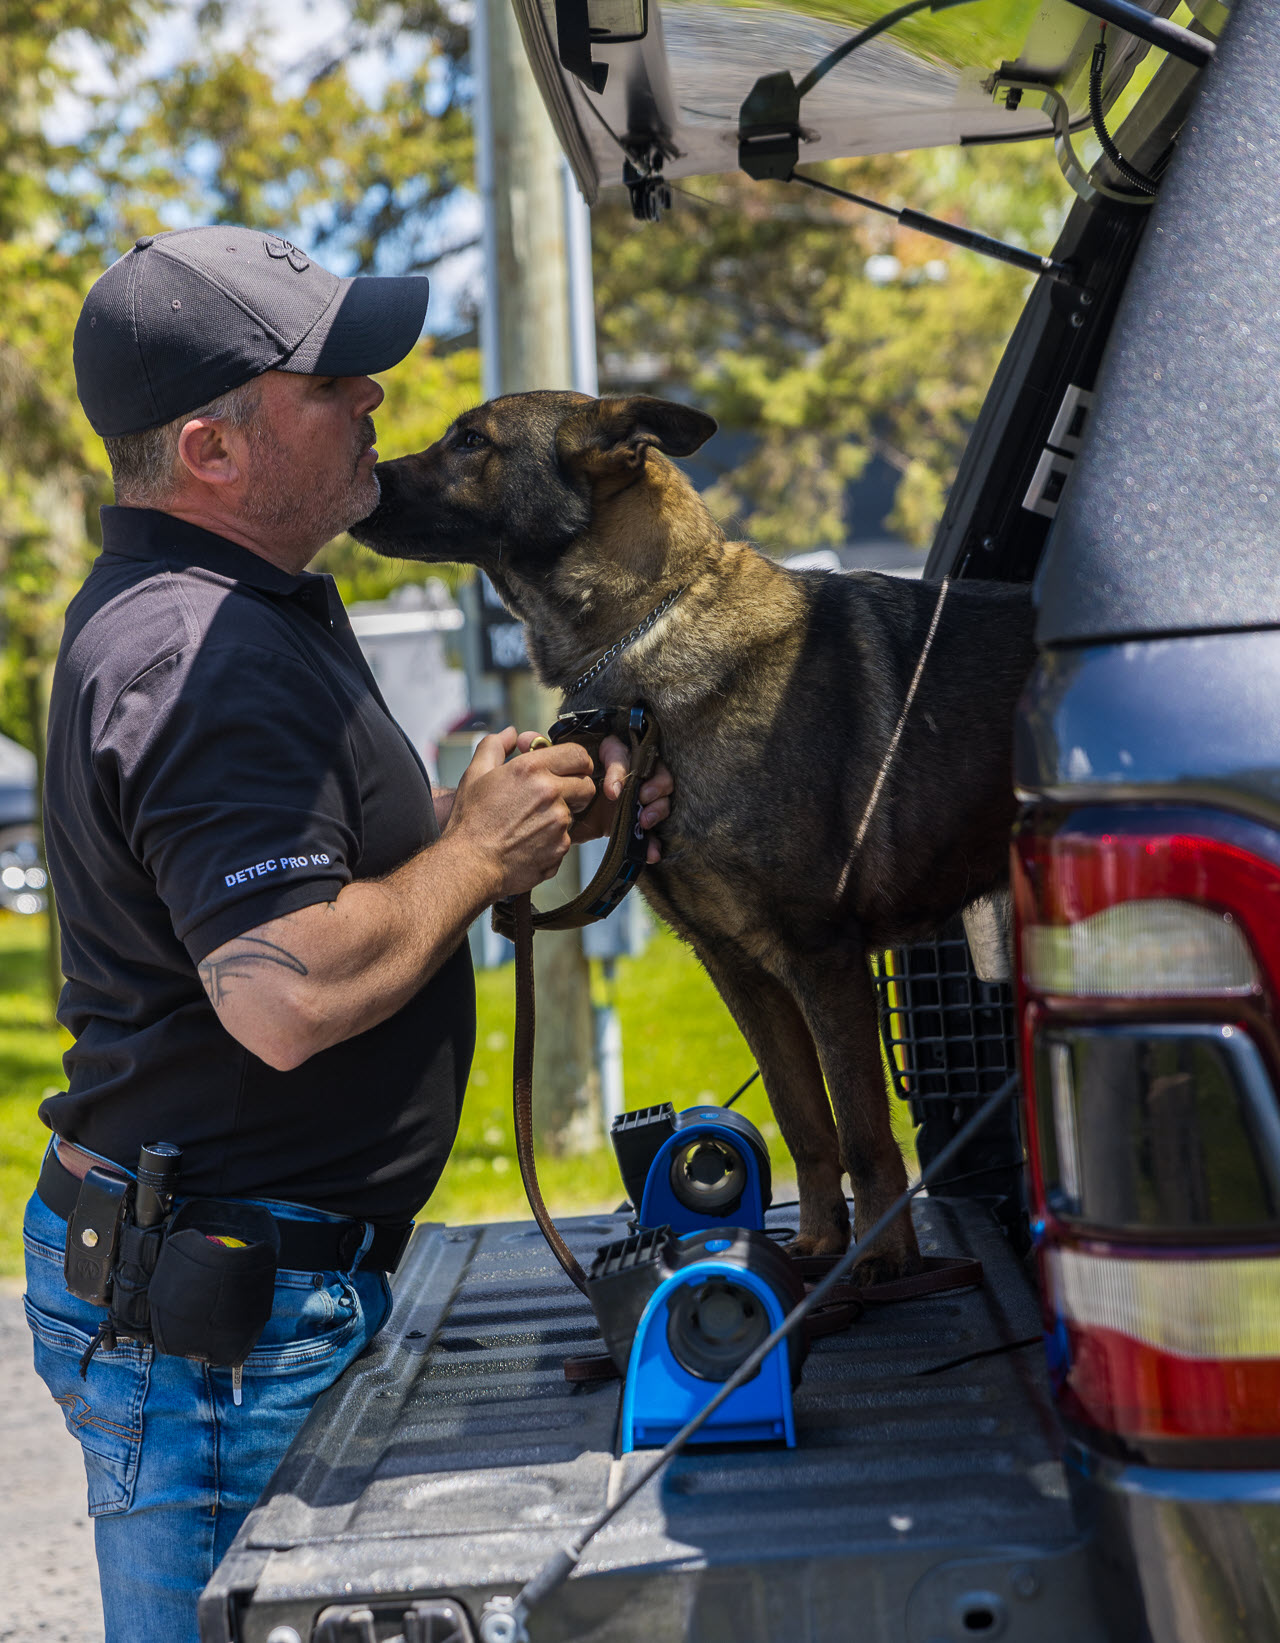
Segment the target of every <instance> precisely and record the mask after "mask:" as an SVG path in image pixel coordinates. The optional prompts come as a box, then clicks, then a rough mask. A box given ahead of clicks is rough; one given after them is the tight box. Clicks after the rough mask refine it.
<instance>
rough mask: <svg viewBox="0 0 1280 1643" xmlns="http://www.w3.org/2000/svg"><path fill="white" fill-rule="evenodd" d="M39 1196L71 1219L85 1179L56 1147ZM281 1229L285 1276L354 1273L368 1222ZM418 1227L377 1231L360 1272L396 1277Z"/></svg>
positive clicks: (284, 1223) (288, 1224)
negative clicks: (352, 1270) (294, 1273)
mask: <svg viewBox="0 0 1280 1643" xmlns="http://www.w3.org/2000/svg"><path fill="white" fill-rule="evenodd" d="M36 1191H37V1192H38V1193H39V1194H40V1197H41V1200H42V1201H43V1202H44V1204H45V1205H46V1206H47V1207H48V1208H49V1209H51V1210H52V1211H53V1213H54V1214H55V1215H58V1216H61V1218H62V1219H63V1220H64V1221H67V1220H70V1218H71V1212H72V1210H74V1209H75V1207H76V1199H77V1198H78V1197H79V1195H80V1180H79V1177H78V1176H75V1175H73V1174H72V1173H71V1171H70V1170H69V1169H67V1167H66V1166H65V1165H64V1164H62V1163H60V1162H59V1160H58V1156H57V1154H56V1153H55V1152H54V1150H53V1148H52V1147H50V1149H49V1151H48V1152H47V1153H46V1154H45V1158H44V1164H43V1165H42V1167H41V1170H40V1179H39V1181H37V1183H36ZM272 1219H273V1220H274V1221H275V1223H276V1226H277V1227H278V1228H279V1229H280V1256H279V1266H280V1268H281V1269H282V1270H283V1271H285V1272H349V1271H350V1270H351V1264H352V1262H353V1261H354V1260H355V1258H356V1252H357V1251H358V1250H359V1248H360V1245H361V1244H362V1243H363V1241H364V1234H365V1223H364V1222H363V1221H294V1220H290V1219H287V1218H286V1217H283V1216H279V1215H276V1216H273V1217H272ZM412 1232H413V1222H412V1221H410V1222H408V1223H407V1224H406V1223H404V1222H401V1223H399V1224H397V1225H395V1226H375V1227H374V1229H373V1242H372V1243H371V1244H370V1245H369V1248H368V1249H367V1250H365V1252H364V1254H363V1255H362V1256H361V1257H360V1266H359V1269H358V1270H359V1271H361V1272H394V1271H395V1269H396V1268H397V1267H398V1266H399V1265H400V1258H401V1256H402V1255H403V1254H404V1252H405V1250H406V1249H407V1248H408V1245H409V1237H410V1234H411V1233H412Z"/></svg>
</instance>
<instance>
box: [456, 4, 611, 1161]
mask: <svg viewBox="0 0 1280 1643" xmlns="http://www.w3.org/2000/svg"><path fill="white" fill-rule="evenodd" d="M472 58H473V66H474V72H475V75H476V85H477V97H476V117H477V118H476V136H477V173H478V176H477V181H478V182H479V185H480V193H481V198H482V203H483V207H484V230H483V241H482V243H483V247H484V259H485V298H484V309H483V311H482V317H481V327H480V345H481V360H482V370H483V384H484V393H485V397H486V398H492V397H493V396H494V395H495V394H512V393H523V392H525V391H526V390H528V389H531V388H569V387H574V386H578V382H577V380H575V378H580V377H581V376H582V375H583V374H584V371H585V364H584V361H585V355H586V352H587V349H586V346H585V325H584V321H583V315H582V312H581V301H580V298H579V300H578V301H576V302H575V303H574V305H573V306H574V308H575V309H576V313H574V314H572V315H571V300H570V274H569V266H570V265H569V256H568V253H569V249H570V244H569V241H570V239H571V238H576V241H577V242H578V248H579V254H578V258H577V259H576V264H577V280H576V286H577V287H578V290H579V291H580V289H581V284H582V279H581V250H580V246H581V243H582V242H583V236H584V232H585V235H586V241H585V243H586V245H587V248H588V249H587V255H588V259H589V255H590V250H589V247H590V239H589V229H584V224H583V222H582V220H581V218H578V219H572V218H571V217H570V212H571V210H572V209H573V207H574V206H575V205H576V207H577V208H578V209H579V210H580V211H581V213H582V214H583V215H585V211H586V207H585V206H584V205H583V203H582V201H581V198H580V197H577V195H576V190H574V199H573V200H572V201H571V200H570V196H569V191H568V189H567V188H566V182H565V170H564V162H563V159H562V157H561V153H560V145H559V143H558V142H557V141H556V136H555V132H554V131H553V130H552V127H551V122H550V120H548V118H547V115H546V111H545V109H544V108H543V106H542V98H541V95H540V94H539V91H538V87H537V83H536V82H535V80H534V78H533V73H532V70H531V69H530V68H529V64H528V61H527V59H526V57H525V53H524V46H523V43H522V41H521V38H520V30H519V27H518V25H517V23H516V19H515V12H514V9H513V7H512V5H511V0H475V22H474V24H473V34H472ZM570 186H572V185H570ZM587 268H588V274H587V279H588V288H587V289H588V301H589V300H590V288H589V279H590V273H589V270H590V263H589V260H588V264H587ZM575 319H576V321H577V323H576V325H575V324H574V320H575ZM575 342H576V344H577V346H576V347H575ZM589 351H590V369H591V372H592V373H593V374H594V369H595V347H594V334H592V339H591V347H590V350H589ZM575 355H576V356H577V358H575ZM575 365H578V371H576V372H575ZM591 391H594V389H593V390H591ZM507 680H508V689H507V712H508V716H509V718H510V720H511V722H512V723H513V724H515V725H516V726H517V727H518V728H521V729H538V730H541V729H544V728H545V727H546V726H547V725H548V724H550V723H551V721H552V720H553V719H554V718H555V715H556V710H557V708H558V706H559V698H558V696H557V695H556V694H555V693H554V692H553V691H549V690H546V689H544V688H543V687H542V686H540V685H539V684H538V683H537V681H536V680H535V679H534V677H533V675H532V673H529V672H516V673H509V674H508V675H507ZM578 872H579V868H578V852H577V851H576V850H574V851H571V852H570V855H569V858H568V859H567V860H566V862H565V864H564V866H563V867H562V868H561V869H560V873H559V876H558V878H557V879H556V882H555V884H554V886H546V887H544V888H543V889H542V891H540V892H539V895H538V902H539V905H541V906H543V907H547V906H551V905H553V904H554V903H555V902H557V901H567V900H568V899H570V897H572V896H573V895H575V894H576V893H577V891H578V888H579V879H578ZM534 975H535V985H536V991H537V1010H538V1035H537V1045H536V1050H535V1057H534V1079H533V1088H534V1103H535V1118H536V1121H537V1124H538V1132H539V1139H540V1140H541V1141H542V1142H543V1143H544V1144H545V1145H546V1146H547V1147H548V1148H549V1149H550V1150H552V1151H554V1152H559V1153H575V1152H586V1151H589V1150H591V1149H592V1148H594V1147H595V1146H597V1145H598V1144H599V1136H600V1123H601V1120H600V1078H599V1074H598V1072H597V1070H596V1065H595V1053H594V1023H593V1018H592V1009H591V976H590V970H589V967H588V964H587V960H586V957H585V955H584V953H583V950H582V937H581V935H580V933H579V932H578V931H577V930H565V931H550V930H548V931H544V932H542V933H541V934H540V935H539V936H538V938H537V940H536V941H535V943H534Z"/></svg>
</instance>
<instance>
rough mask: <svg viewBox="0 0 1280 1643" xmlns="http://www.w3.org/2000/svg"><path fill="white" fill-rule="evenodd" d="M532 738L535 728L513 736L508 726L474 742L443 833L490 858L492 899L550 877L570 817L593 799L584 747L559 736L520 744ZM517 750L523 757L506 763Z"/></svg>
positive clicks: (564, 850) (566, 839)
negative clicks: (554, 743) (550, 742)
mask: <svg viewBox="0 0 1280 1643" xmlns="http://www.w3.org/2000/svg"><path fill="white" fill-rule="evenodd" d="M533 739H534V738H533V733H532V732H529V731H526V732H525V733H524V735H523V736H519V737H518V736H517V735H516V732H515V731H514V730H513V729H512V728H511V727H510V726H508V727H507V729H506V730H502V731H499V732H498V733H497V734H496V735H493V736H486V737H485V738H484V739H483V741H481V742H480V743H479V745H478V746H477V748H476V750H475V752H474V753H473V754H472V756H471V763H470V764H469V765H468V766H467V769H466V774H465V775H464V776H463V778H462V780H461V781H460V782H459V783H458V791H457V793H456V794H455V796H454V801H453V809H452V810H451V812H450V814H449V825H448V827H447V828H446V829H445V832H444V835H443V836H444V838H446V839H449V838H457V839H458V840H460V841H462V840H465V842H466V845H467V847H468V849H469V850H470V852H471V853H472V855H473V856H474V857H475V858H476V859H477V860H480V861H487V862H488V863H489V865H490V870H491V875H492V882H493V892H492V894H491V895H490V897H489V900H490V901H497V900H499V899H500V898H501V897H503V896H513V895H519V894H520V892H521V891H524V890H532V889H533V887H534V885H536V884H541V883H542V882H543V881H544V879H549V878H551V877H553V875H554V874H555V872H556V871H557V869H558V868H559V866H560V863H561V862H562V861H563V860H564V858H565V856H566V855H567V854H568V850H569V845H570V843H571V842H572V840H571V838H570V834H571V832H572V830H573V825H574V819H575V817H577V816H578V815H580V814H581V813H582V812H584V811H585V810H587V809H588V808H590V806H591V805H592V803H593V801H594V800H595V796H596V790H595V784H594V783H593V781H592V779H591V768H592V766H591V755H590V754H589V753H588V752H587V751H586V749H585V748H583V747H579V746H578V744H577V743H576V742H562V743H561V744H560V745H559V746H558V747H543V748H537V749H536V750H534V751H533V752H527V751H524V749H525V748H527V747H528V745H529V743H530V742H532V741H533ZM521 743H523V744H524V746H523V748H522V747H521V745H520V744H521ZM517 750H519V751H520V752H521V757H520V758H518V759H511V760H510V762H506V761H507V758H508V755H509V754H511V753H514V752H516V751H517Z"/></svg>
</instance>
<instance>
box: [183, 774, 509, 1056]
mask: <svg viewBox="0 0 1280 1643" xmlns="http://www.w3.org/2000/svg"><path fill="white" fill-rule="evenodd" d="M450 799H452V795H450ZM498 888H499V886H498V885H497V883H496V882H495V877H494V872H493V866H492V863H491V862H490V861H489V860H488V859H487V858H485V857H484V856H482V855H480V854H478V853H477V852H475V851H474V850H471V849H470V848H469V847H468V845H467V842H466V841H465V840H463V839H460V838H458V837H456V836H453V835H450V836H448V837H444V838H441V839H440V840H438V841H437V842H436V843H435V844H432V845H430V846H428V848H427V849H426V850H423V851H421V852H420V853H419V854H418V855H416V856H414V857H413V858H412V859H411V860H410V861H408V862H406V863H405V865H404V866H403V867H400V868H397V869H396V871H395V872H394V873H391V874H389V875H388V877H386V878H385V879H363V880H358V881H356V882H354V883H352V884H347V885H344V886H343V888H342V889H341V890H340V891H339V893H338V895H337V897H336V898H335V899H334V900H333V901H331V902H322V903H319V904H317V905H316V906H314V907H304V908H302V909H301V910H300V911H298V912H296V913H286V914H285V915H284V917H282V918H278V919H273V920H271V921H270V922H269V923H267V924H263V925H259V926H258V928H257V929H255V930H250V931H248V932H246V934H245V935H243V936H238V937H236V938H235V940H233V941H229V942H226V943H225V944H224V945H223V946H222V947H219V948H217V949H216V950H215V951H214V952H212V953H210V954H209V956H208V957H207V958H206V959H205V960H204V962H203V963H202V964H201V965H200V966H199V969H200V978H201V980H202V981H203V982H204V985H205V990H206V991H207V992H208V994H209V998H210V1000H211V1001H212V1003H213V1005H214V1008H215V1009H216V1010H217V1011H218V1014H219V1017H220V1018H221V1020H222V1023H223V1025H224V1026H225V1027H226V1028H227V1031H228V1032H230V1033H231V1034H232V1036H233V1037H235V1038H237V1039H238V1040H239V1041H240V1042H241V1043H242V1044H244V1045H245V1046H246V1048H248V1049H250V1050H251V1051H252V1052H253V1053H254V1054H255V1055H257V1056H259V1057H260V1058H261V1059H262V1060H263V1061H266V1062H267V1063H268V1064H269V1065H270V1066H273V1067H275V1068H277V1069H278V1070H281V1071H287V1070H288V1069H289V1068H291V1067H296V1066H299V1065H300V1064H301V1063H302V1062H303V1061H306V1060H307V1059H308V1057H310V1056H312V1055H315V1054H316V1052H317V1051H319V1050H324V1049H328V1048H329V1047H330V1045H333V1044H339V1043H341V1042H342V1041H343V1040H344V1039H347V1038H352V1037H354V1036H355V1035H356V1034H357V1033H362V1032H366V1031H368V1029H369V1028H370V1027H376V1026H377V1024H378V1023H379V1022H380V1021H385V1020H386V1019H387V1017H388V1016H391V1015H394V1014H395V1012H396V1011H397V1010H398V1009H400V1008H401V1006H402V1005H403V1004H405V1003H407V1002H408V1000H409V999H410V998H412V997H413V995H414V993H416V992H417V991H418V990H419V989H420V988H421V987H422V986H424V985H425V983H426V982H427V981H428V980H429V979H430V977H431V976H432V975H433V974H434V973H435V971H436V970H437V969H439V967H440V965H441V964H443V962H444V961H445V959H446V958H448V956H449V955H450V954H451V953H452V952H453V951H454V949H455V948H456V947H457V945H458V943H459V942H460V941H461V940H462V939H463V937H464V936H465V934H466V931H467V927H468V926H469V925H470V923H471V921H472V920H473V919H474V918H475V917H476V916H477V915H478V914H479V913H480V912H481V911H482V909H483V908H485V907H486V906H488V904H489V902H490V901H492V900H493V898H494V896H495V894H496V893H497V889H498Z"/></svg>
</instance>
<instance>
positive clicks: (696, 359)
mask: <svg viewBox="0 0 1280 1643" xmlns="http://www.w3.org/2000/svg"><path fill="white" fill-rule="evenodd" d="M816 174H819V175H821V176H823V177H824V178H825V179H826V180H828V181H830V182H833V183H835V184H836V185H837V186H841V187H844V188H848V189H851V190H853V191H854V192H857V193H861V194H863V195H867V196H870V197H871V198H873V199H878V200H882V201H884V202H885V203H886V204H889V205H892V206H894V207H902V206H905V205H910V206H912V207H914V208H915V209H916V210H920V211H925V212H928V213H930V214H932V215H935V216H940V217H944V218H947V219H948V220H951V221H955V222H963V223H964V224H966V225H967V226H969V227H973V228H977V229H980V230H982V231H983V232H985V233H988V234H992V235H995V236H997V237H999V238H1002V239H1009V240H1013V241H1014V242H1015V243H1017V244H1021V245H1024V246H1030V247H1033V248H1035V249H1037V250H1047V249H1048V248H1049V247H1050V246H1051V245H1052V243H1053V240H1054V238H1055V236H1056V233H1057V230H1058V227H1059V225H1060V223H1061V220H1062V218H1063V216H1064V214H1065V210H1066V204H1067V200H1068V195H1067V190H1066V186H1065V184H1064V183H1063V182H1062V180H1061V177H1060V176H1059V174H1058V171H1057V168H1056V166H1055V164H1054V161H1053V156H1052V151H1051V149H1050V148H1049V145H1047V144H1043V143H1034V144H1022V145H1017V146H1012V147H1001V148H977V149H967V150H961V151H957V150H954V149H945V150H943V149H933V150H923V151H920V152H917V153H911V154H899V155H890V156H887V157H884V158H878V159H872V160H859V161H848V162H844V163H841V164H833V165H828V166H825V167H822V168H820V170H819V171H818V172H817V173H816ZM593 228H594V233H593V239H594V250H595V259H594V260H595V278H596V294H597V317H598V324H599V330H600V344H601V356H602V366H603V370H602V378H603V381H604V383H605V385H606V386H607V387H608V388H611V389H634V388H640V387H643V388H646V389H649V390H651V391H657V392H663V391H666V392H673V393H675V394H677V395H678V396H686V397H689V398H691V399H693V400H695V401H696V402H697V403H698V404H699V405H700V406H702V407H703V408H704V409H706V410H708V411H710V412H711V413H712V414H713V415H714V416H716V417H717V418H719V419H720V421H721V422H722V424H723V425H724V426H725V427H726V428H727V429H729V430H733V431H737V432H740V433H745V434H748V435H750V436H751V437H750V439H749V440H748V441H745V442H744V441H741V440H740V441H737V442H736V443H734V444H732V445H731V446H730V451H731V457H730V460H729V461H728V462H727V463H726V465H725V466H724V468H723V471H722V472H721V473H720V475H719V478H718V480H717V482H716V484H715V485H714V487H713V488H712V490H711V491H710V492H709V493H708V496H707V500H708V501H709V503H710V504H711V506H712V507H713V508H714V509H715V510H716V511H717V512H718V513H720V514H721V515H722V516H727V517H730V518H733V519H736V520H737V521H739V522H740V523H741V525H742V527H743V528H744V529H745V530H747V531H748V532H750V533H751V534H752V535H754V536H756V537H758V538H759V539H761V540H762V541H763V542H765V543H766V544H770V545H773V546H776V547H777V548H780V549H786V550H789V551H794V550H797V549H802V548H808V547H813V546H816V545H818V544H822V543H840V542H843V541H845V540H847V539H848V536H849V532H850V526H851V525H855V526H856V527H859V528H865V527H867V526H869V527H870V529H871V531H873V532H874V531H875V530H876V529H877V528H878V527H879V526H880V524H881V522H880V521H861V520H859V521H850V520H849V519H848V518H847V516H846V503H847V494H848V484H849V481H850V480H851V479H856V478H857V476H858V475H859V474H860V473H861V471H862V469H863V467H864V466H865V464H866V462H867V459H868V457H869V456H871V455H872V454H873V453H875V454H879V455H881V456H884V457H886V458H887V459H888V460H889V461H890V462H891V463H892V464H893V466H894V467H896V468H897V469H898V470H899V472H900V474H901V480H900V483H899V486H898V490H897V498H896V502H895V506H894V510H893V513H892V514H891V516H890V518H889V520H888V521H887V525H888V528H889V529H891V530H893V531H894V532H895V533H897V534H898V535H900V536H902V537H904V538H905V539H906V540H908V541H911V542H915V543H917V544H920V545H924V544H926V543H927V542H928V540H929V538H930V536H931V534H932V531H933V529H934V526H935V525H936V523H937V520H938V518H939V517H940V515H941V512H942V503H943V499H944V497H945V494H946V489H947V486H948V484H949V483H950V479H951V477H952V475H953V473H954V471H955V466H956V463H957V462H958V460H959V457H960V453H961V451H962V450H963V448H964V443H965V440H966V438H967V436H968V432H969V429H970V427H971V426H972V424H973V421H974V418H975V417H976V415H977V412H978V408H979V406H980V404H981V402H982V397H983V395H984V393H985V392H986V388H987V385H988V383H989V382H990V380H991V377H992V374H993V372H994V370H995V366H996V363H997V361H998V359H999V356H1000V352H1001V350H1002V348H1003V347H1004V344H1005V342H1006V340H1007V338H1008V335H1009V333H1010V331H1011V329H1012V327H1013V324H1014V321H1015V320H1016V319H1017V316H1018V313H1019V311H1020V309H1021V307H1022V305H1023V303H1024V301H1025V299H1026V293H1027V289H1028V277H1027V276H1026V275H1025V274H1022V273H1020V272H1018V271H1017V270H1016V269H1013V268H1010V267H1009V266H1008V265H1006V264H1002V263H995V262H991V261H988V260H986V259H983V258H979V257H977V256H975V255H974V254H972V253H970V252H967V251H959V250H956V249H955V248H954V247H952V246H950V245H947V244H945V243H943V242H941V241H938V240H934V239H929V238H926V237H925V236H924V235H922V234H919V233H915V232H913V231H911V230H904V229H901V228H899V227H898V225H897V224H896V223H895V222H894V221H893V219H892V218H889V217H885V216H879V215H876V214H873V213H872V212H869V211H867V210H865V209H864V208H862V207H859V206H854V205H848V204H845V203H843V202H841V201H837V200H833V199H830V198H828V197H825V196H820V195H817V194H815V193H813V192H810V191H807V190H803V189H802V188H801V187H800V186H799V185H796V184H790V185H787V184H762V183H752V182H750V181H749V180H748V179H747V178H745V177H743V176H741V175H734V176H732V177H722V178H715V179H712V178H701V179H698V180H696V181H693V182H690V183H689V184H688V185H687V186H686V185H683V184H681V185H678V191H677V193H676V196H675V209H674V210H673V211H672V212H670V213H669V214H668V216H667V217H666V218H665V219H664V220H663V221H662V222H661V223H660V224H657V225H652V224H647V223H637V222H635V221H634V220H633V219H632V216H631V212H630V209H629V206H628V204H627V202H626V200H625V197H624V198H616V197H611V198H609V199H608V200H606V201H605V202H604V203H603V204H602V205H601V206H599V207H598V208H597V210H596V212H595V215H594V223H593ZM744 444H745V448H746V454H745V455H743V454H742V450H743V446H744ZM715 453H716V446H715V444H714V442H713V444H712V445H711V446H710V447H709V448H708V450H707V452H706V453H705V454H706V455H707V456H708V457H710V458H711V459H712V460H715ZM864 534H865V529H864Z"/></svg>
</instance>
